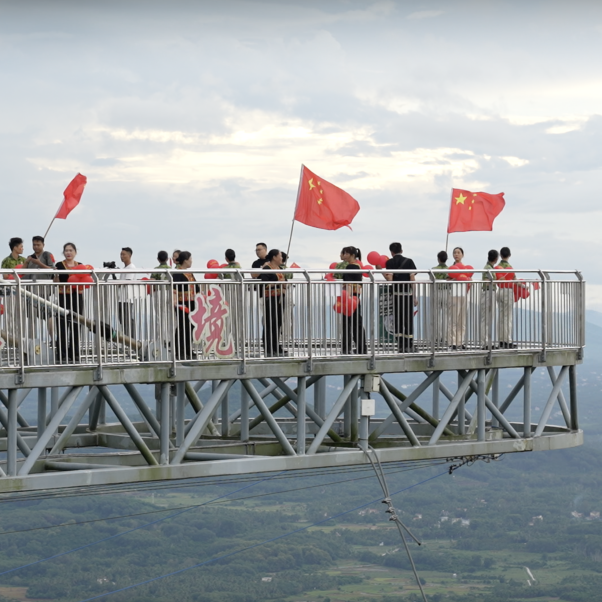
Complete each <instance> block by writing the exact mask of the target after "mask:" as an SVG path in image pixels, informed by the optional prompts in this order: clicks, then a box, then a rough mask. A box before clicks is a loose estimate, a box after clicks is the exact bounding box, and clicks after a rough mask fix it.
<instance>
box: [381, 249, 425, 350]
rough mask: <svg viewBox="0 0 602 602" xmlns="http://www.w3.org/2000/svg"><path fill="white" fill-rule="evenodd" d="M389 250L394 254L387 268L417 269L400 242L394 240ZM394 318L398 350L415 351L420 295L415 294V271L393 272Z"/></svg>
mask: <svg viewBox="0 0 602 602" xmlns="http://www.w3.org/2000/svg"><path fill="white" fill-rule="evenodd" d="M389 251H391V255H392V256H393V257H392V258H391V259H389V260H388V261H387V264H386V266H385V267H386V269H387V270H415V269H417V268H416V264H415V263H414V261H413V260H412V259H410V258H409V257H404V256H403V255H402V252H403V249H402V246H401V243H400V242H392V243H391V244H390V245H389ZM392 280H393V285H392V289H393V319H394V323H395V336H396V337H397V350H398V351H399V353H411V352H413V351H414V306H415V305H418V297H417V296H416V295H415V294H414V284H413V283H414V281H415V280H416V274H415V273H411V272H410V273H407V272H406V273H403V274H393V279H392Z"/></svg>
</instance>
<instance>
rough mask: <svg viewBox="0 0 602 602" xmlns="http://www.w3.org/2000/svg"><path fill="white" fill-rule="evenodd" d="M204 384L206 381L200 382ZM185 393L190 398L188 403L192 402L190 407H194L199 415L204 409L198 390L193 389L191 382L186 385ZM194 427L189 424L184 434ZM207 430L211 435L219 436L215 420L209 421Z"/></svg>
mask: <svg viewBox="0 0 602 602" xmlns="http://www.w3.org/2000/svg"><path fill="white" fill-rule="evenodd" d="M200 382H202V383H203V384H204V383H205V382H206V381H200ZM199 389H201V387H199ZM184 392H185V393H186V397H188V401H189V402H190V405H191V406H192V407H193V409H194V411H195V412H196V413H197V414H199V413H200V411H201V410H202V409H203V402H202V401H201V400H200V398H199V396H198V394H197V389H196V388H195V387H193V386H192V385H191V384H190V383H189V382H187V383H186V385H185V386H184ZM191 426H192V422H190V423H189V424H188V426H187V427H186V429H185V431H184V432H186V433H187V432H188V431H189V430H190V427H191ZM207 430H208V431H209V434H211V435H213V436H215V437H217V436H219V432H218V430H217V427H216V426H215V423H214V422H213V420H210V421H209V424H208V425H207Z"/></svg>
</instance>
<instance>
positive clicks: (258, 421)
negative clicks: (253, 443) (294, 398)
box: [249, 376, 322, 430]
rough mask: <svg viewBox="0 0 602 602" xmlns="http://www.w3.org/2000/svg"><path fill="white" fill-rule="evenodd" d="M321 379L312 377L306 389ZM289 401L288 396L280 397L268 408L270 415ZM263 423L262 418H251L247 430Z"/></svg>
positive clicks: (308, 380)
mask: <svg viewBox="0 0 602 602" xmlns="http://www.w3.org/2000/svg"><path fill="white" fill-rule="evenodd" d="M321 378H322V377H321V376H312V377H310V378H308V379H307V384H306V386H305V387H306V389H309V388H310V387H311V386H313V385H314V383H316V382H318V381H319V380H320V379H321ZM289 401H291V399H290V397H289V396H288V395H285V396H284V397H281V398H280V399H279V400H278V401H277V402H276V403H275V404H272V405H271V406H270V407H269V410H270V413H271V414H275V413H276V412H277V411H278V410H279V409H280V408H282V407H284V406H285V405H286V404H287V403H288V402H289ZM262 422H263V416H257V418H253V420H251V422H250V423H249V430H253V429H254V428H255V427H256V426H257V425H259V424H261V423H262Z"/></svg>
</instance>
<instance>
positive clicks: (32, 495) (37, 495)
mask: <svg viewBox="0 0 602 602" xmlns="http://www.w3.org/2000/svg"><path fill="white" fill-rule="evenodd" d="M447 462H448V460H440V461H436V460H435V461H434V460H416V461H400V462H391V463H387V464H388V465H392V466H401V465H406V466H407V465H410V466H414V465H415V466H416V467H419V468H422V467H424V466H425V465H432V466H437V465H440V464H445V463H447ZM366 470H369V469H367V468H366V467H365V466H350V467H347V468H346V469H345V472H363V471H366ZM340 471H341V469H340V468H335V469H332V468H311V469H299V470H292V471H282V473H284V472H286V473H287V474H282V473H279V474H278V476H274V477H273V479H274V480H280V479H290V478H298V477H299V476H308V475H312V476H322V475H328V474H337V473H339V472H340ZM201 479H202V480H195V482H194V483H190V482H189V481H190V479H177V480H175V481H159V482H157V483H150V484H148V483H139V484H136V483H133V484H132V483H124V484H118V485H86V486H84V487H73V488H66V489H61V490H59V491H57V490H54V489H43V490H40V491H39V492H15V493H10V494H8V495H7V496H4V497H3V496H1V495H0V504H4V503H14V502H29V501H38V500H46V499H61V498H65V497H82V496H83V497H85V496H90V495H94V496H96V495H111V494H116V493H133V492H137V491H160V490H162V489H184V488H189V487H206V486H212V485H226V484H230V483H237V484H238V483H241V482H245V481H254V482H258V481H260V480H261V479H259V478H258V477H256V476H248V477H240V478H231V479H222V480H208V479H207V478H206V477H201Z"/></svg>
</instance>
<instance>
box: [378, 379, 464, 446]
mask: <svg viewBox="0 0 602 602" xmlns="http://www.w3.org/2000/svg"><path fill="white" fill-rule="evenodd" d="M425 374H426V375H427V376H430V375H431V372H425ZM381 380H383V381H384V383H385V385H387V389H389V393H391V394H392V395H393V396H394V397H397V399H399V401H402V402H403V401H405V400H406V399H407V397H406V396H405V395H404V394H403V393H402V392H401V391H400V390H399V389H398V388H397V387H395V386H393V385H392V384H391V383H390V382H389V381H388V380H386V379H384V378H381ZM439 382H441V381H439ZM433 386H437V382H436V381H435V382H434V383H433ZM444 386H445V385H440V387H444ZM446 389H447V387H446ZM452 398H453V395H452V394H451V393H450V396H449V399H450V401H451V399H452ZM408 410H413V411H414V412H416V414H417V415H418V416H420V418H422V420H424V421H425V422H427V423H428V424H430V425H431V426H432V427H433V428H437V425H438V424H439V419H438V418H435V417H433V416H431V415H430V414H429V413H428V412H427V411H426V410H424V409H423V408H421V407H420V406H418V405H416V404H415V403H413V404H411V405H410V407H409V408H408ZM406 413H407V414H408V416H411V414H410V413H409V411H408V412H406ZM444 434H445V435H453V433H452V431H450V430H449V429H446V431H444Z"/></svg>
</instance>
